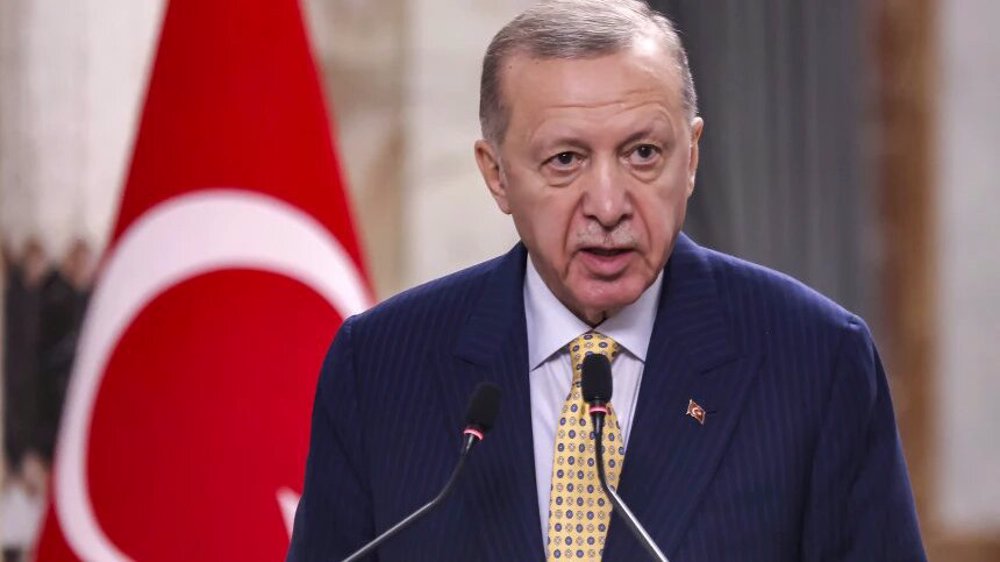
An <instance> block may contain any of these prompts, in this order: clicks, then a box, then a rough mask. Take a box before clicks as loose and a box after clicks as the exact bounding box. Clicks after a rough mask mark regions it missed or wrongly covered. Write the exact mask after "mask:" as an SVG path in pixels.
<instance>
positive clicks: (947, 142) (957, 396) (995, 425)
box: [934, 0, 1000, 537]
mask: <svg viewBox="0 0 1000 562" xmlns="http://www.w3.org/2000/svg"><path fill="white" fill-rule="evenodd" d="M939 9H940V16H939V22H940V23H939V25H940V28H939V37H940V44H941V52H940V55H939V57H940V58H939V61H940V62H939V68H940V71H939V72H940V77H939V78H940V90H939V98H938V106H939V112H938V120H937V130H938V133H939V135H938V142H937V151H938V155H939V156H938V169H939V173H938V178H937V205H936V207H935V209H936V211H937V216H936V222H937V229H938V232H939V233H940V236H939V239H938V244H937V248H936V252H935V253H936V255H937V256H938V264H937V267H936V268H935V271H936V272H937V283H936V285H937V287H938V290H939V293H938V297H937V302H938V306H939V310H938V313H937V318H938V319H939V321H940V325H939V326H938V334H939V335H940V339H939V342H938V345H939V350H940V352H939V364H938V365H937V369H936V372H937V373H938V376H937V380H936V382H935V388H934V396H935V397H936V400H935V401H934V404H935V406H936V407H935V419H936V420H937V421H938V426H937V428H936V431H935V436H936V439H935V446H934V450H935V456H934V459H935V465H934V469H935V470H934V474H935V476H936V478H935V480H936V482H935V490H936V493H937V496H938V497H937V499H936V500H937V501H936V502H935V503H936V504H937V505H938V506H940V508H939V509H940V511H941V513H939V514H937V516H938V517H939V518H940V520H941V523H942V525H943V526H944V527H945V528H946V529H948V530H949V531H950V532H953V533H975V534H980V535H983V536H993V537H997V536H1000V437H998V432H1000V408H998V407H997V404H998V403H1000V245H998V243H1000V174H998V172H997V157H998V154H1000V111H998V109H997V100H998V99H1000V41H998V39H997V34H996V22H997V21H1000V3H998V2H995V1H994V0H945V1H942V2H941V4H940V8H939Z"/></svg>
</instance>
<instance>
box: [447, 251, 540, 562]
mask: <svg viewBox="0 0 1000 562" xmlns="http://www.w3.org/2000/svg"><path fill="white" fill-rule="evenodd" d="M526 256H527V252H526V250H525V248H524V246H523V245H521V244H518V245H517V246H515V247H514V249H513V250H511V251H510V252H508V253H507V255H505V256H503V257H502V258H501V259H500V261H499V263H498V265H497V267H496V269H495V270H494V271H493V272H492V273H491V274H490V278H489V279H488V280H487V281H486V286H485V288H484V290H483V292H482V294H481V296H480V297H479V300H478V302H477V303H476V305H475V306H474V307H473V309H472V311H471V312H470V316H469V319H468V321H467V322H466V324H465V328H464V330H463V331H462V334H461V335H460V336H459V338H458V342H457V345H456V346H455V353H454V355H455V365H456V369H455V371H454V372H452V373H441V376H442V380H443V385H444V388H445V392H446V393H448V394H450V395H451V396H450V399H451V400H458V401H461V402H462V403H464V402H465V401H466V400H467V399H468V396H469V394H470V393H471V392H472V390H473V389H474V388H475V386H476V385H477V384H478V383H479V382H482V381H492V382H494V383H496V384H497V385H498V386H499V387H500V389H501V391H502V393H503V397H502V401H501V408H500V415H499V417H498V418H497V422H496V424H495V426H494V428H493V430H492V431H491V432H490V434H489V435H488V436H487V437H486V440H485V441H484V442H483V443H482V444H481V445H480V446H479V447H478V448H477V450H476V451H475V452H474V453H473V455H472V457H471V458H470V461H469V467H468V471H469V473H468V474H466V475H465V478H463V480H464V481H465V482H464V487H465V488H466V489H465V490H460V493H463V492H467V499H466V500H465V503H466V505H467V506H468V509H467V516H468V517H470V518H474V519H476V520H477V525H478V527H479V528H480V529H481V532H480V536H481V540H482V549H481V557H480V558H477V559H483V560H486V559H490V560H537V559H539V558H544V551H543V549H542V544H543V543H542V537H541V531H540V528H539V514H538V501H537V494H538V492H537V488H536V485H535V469H534V466H535V460H534V449H533V447H532V436H531V389H530V384H529V380H528V342H527V334H526V331H525V319H524V296H523V283H524V270H525V259H526ZM462 421H463V420H455V424H456V425H458V424H461V423H462Z"/></svg>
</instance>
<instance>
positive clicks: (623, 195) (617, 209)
mask: <svg viewBox="0 0 1000 562" xmlns="http://www.w3.org/2000/svg"><path fill="white" fill-rule="evenodd" d="M612 160H613V159H612ZM616 164H617V162H613V161H611V162H608V161H594V165H592V166H591V167H590V169H589V172H590V173H589V174H588V175H587V177H586V178H584V180H585V185H584V186H583V197H582V201H581V210H582V212H583V214H584V216H585V217H587V218H588V219H591V220H594V221H597V222H598V223H599V224H600V225H601V226H602V227H604V228H605V229H608V230H610V229H613V228H615V227H616V226H618V225H619V224H620V223H621V222H622V221H624V220H626V219H628V218H629V217H630V216H631V215H632V202H631V198H630V196H629V192H628V189H627V185H628V183H627V181H628V180H627V178H624V177H622V175H621V173H620V172H621V171H620V170H619V166H617V165H616Z"/></svg>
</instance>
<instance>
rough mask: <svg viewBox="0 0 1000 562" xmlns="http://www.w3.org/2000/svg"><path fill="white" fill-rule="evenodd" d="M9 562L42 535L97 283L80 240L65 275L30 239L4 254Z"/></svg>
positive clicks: (2, 510) (4, 492) (1, 527)
mask: <svg viewBox="0 0 1000 562" xmlns="http://www.w3.org/2000/svg"><path fill="white" fill-rule="evenodd" d="M3 261H4V266H5V268H4V273H5V279H4V302H3V312H4V327H3V337H4V342H3V350H4V364H3V401H4V402H3V428H4V429H3V432H4V433H3V436H4V481H3V484H2V489H0V517H2V519H0V540H2V545H3V560H4V561H5V562H6V561H19V560H30V559H31V558H32V556H31V552H32V550H33V548H34V543H35V540H36V537H37V534H38V530H39V525H40V523H41V517H42V514H43V510H44V505H45V500H46V498H47V495H48V481H49V474H50V472H51V469H52V460H53V452H54V450H55V445H56V436H57V435H58V431H59V420H60V419H61V417H62V409H63V402H64V401H65V396H66V388H67V386H68V385H69V376H70V373H71V372H72V368H73V361H74V359H75V357H76V344H77V339H78V337H79V333H80V327H81V324H82V321H83V315H84V311H85V309H86V307H87V302H88V300H89V298H90V291H91V286H92V283H93V273H94V259H93V252H92V251H91V249H90V246H89V245H88V244H87V243H86V242H85V241H83V240H76V241H74V242H73V244H72V245H71V246H70V249H69V251H68V252H67V254H66V256H65V258H64V259H63V260H62V262H61V263H60V264H59V266H58V267H56V268H53V267H52V266H51V264H50V263H49V261H48V259H47V257H46V254H45V249H44V248H43V246H42V244H41V243H40V242H39V241H38V240H37V239H36V238H31V239H29V240H28V241H27V242H26V243H25V245H24V249H23V251H22V252H21V254H20V256H16V255H15V252H14V251H13V250H12V249H11V248H9V247H8V246H4V248H3Z"/></svg>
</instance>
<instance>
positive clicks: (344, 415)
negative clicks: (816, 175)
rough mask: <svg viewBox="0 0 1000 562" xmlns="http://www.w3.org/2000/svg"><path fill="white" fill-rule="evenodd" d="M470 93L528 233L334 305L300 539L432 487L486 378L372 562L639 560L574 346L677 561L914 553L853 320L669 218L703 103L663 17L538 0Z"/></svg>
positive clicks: (367, 533)
mask: <svg viewBox="0 0 1000 562" xmlns="http://www.w3.org/2000/svg"><path fill="white" fill-rule="evenodd" d="M480 118H481V122H482V127H483V136H484V139H483V140H480V141H478V142H477V143H476V147H475V149H476V150H475V153H476V159H477V162H478V164H479V167H480V170H481V171H482V174H483V177H484V179H485V181H486V184H487V187H488V188H489V191H490V193H491V194H492V196H493V198H494V199H495V200H496V202H497V205H498V207H499V208H500V210H501V211H503V212H504V213H507V214H510V215H511V216H512V217H513V220H514V224H515V226H516V228H517V231H518V234H519V235H520V237H521V243H519V244H518V245H517V246H516V247H515V248H514V249H513V250H511V251H510V252H509V253H507V254H506V255H504V256H501V257H499V258H496V259H494V260H492V261H489V262H486V263H484V264H481V265H478V266H475V267H473V268H470V269H468V270H465V271H462V272H459V273H456V274H453V275H450V276H448V277H445V278H442V279H439V280H437V281H434V282H432V283H429V284H427V285H424V286H421V287H418V288H416V289H412V290H410V291H407V292H404V293H402V294H401V295H399V296H397V297H394V298H392V299H390V300H388V301H387V302H385V303H383V304H381V305H379V306H377V307H375V308H374V309H372V310H370V311H368V312H366V313H364V314H362V315H359V316H356V317H353V318H351V319H349V320H347V321H346V322H345V323H344V325H343V327H342V328H341V330H340V332H339V334H338V335H337V337H336V339H335V341H334V343H333V346H332V348H331V350H330V352H329V354H328V356H327V359H326V361H325V363H324V366H323V370H322V373H321V376H320V381H319V383H318V388H317V395H316V402H315V406H314V412H313V434H312V444H311V450H310V453H309V459H308V467H307V470H306V483H305V491H304V495H303V497H302V500H301V503H300V505H299V509H298V513H297V515H296V522H295V530H294V536H293V539H292V545H291V549H290V551H289V557H288V558H289V560H313V559H316V560H319V559H337V558H342V557H344V556H346V555H347V554H349V553H350V552H352V551H353V550H355V549H357V548H358V547H359V546H361V545H362V544H363V543H365V542H366V541H368V540H370V539H371V538H372V537H374V536H376V535H377V534H379V533H380V532H382V531H384V530H385V529H387V528H388V527H389V526H391V525H392V524H394V523H395V522H396V521H398V520H399V519H401V518H402V517H404V516H405V515H407V514H408V513H409V512H411V511H413V510H414V509H416V508H417V507H418V506H419V505H421V504H422V503H424V502H426V501H427V500H428V499H430V498H431V497H433V496H434V494H435V493H436V492H437V491H438V490H439V489H440V487H441V486H442V484H443V483H444V481H445V480H446V478H447V476H448V474H449V472H450V471H451V469H452V466H453V463H454V462H455V460H456V453H457V450H456V449H457V443H458V440H457V432H458V430H459V429H460V428H461V423H462V419H461V416H462V412H463V409H464V404H465V402H466V397H467V396H468V395H469V393H470V392H471V390H472V388H473V387H474V386H475V385H476V384H477V383H479V382H480V381H484V380H488V381H493V382H495V383H496V384H498V385H499V386H500V387H501V388H502V389H503V392H504V400H503V402H504V403H503V407H502V410H501V413H500V417H499V419H498V421H497V423H496V427H495V429H494V430H493V431H492V433H491V434H490V435H489V436H488V437H487V439H486V442H485V443H484V444H483V445H481V446H480V447H479V448H478V449H477V450H476V451H475V453H474V454H473V455H472V456H471V458H470V460H469V463H468V466H467V470H466V472H465V473H464V474H463V475H462V477H461V479H460V481H459V482H458V484H457V487H456V489H455V491H454V492H453V495H452V496H451V497H450V498H449V499H448V500H447V502H446V503H445V504H444V505H442V506H441V507H440V509H438V510H437V511H435V512H433V513H431V514H430V515H429V516H428V517H427V518H426V519H423V520H421V521H420V522H418V523H416V524H415V525H414V526H413V527H412V528H410V529H408V530H407V531H405V532H403V533H402V534H400V535H399V536H397V537H396V538H395V539H394V540H393V541H392V542H390V543H387V544H386V545H384V546H383V547H382V548H381V549H380V550H379V551H378V559H379V560H497V561H500V560H504V561H509V560H539V559H548V560H561V559H566V558H571V559H584V560H598V559H604V560H640V559H643V558H644V557H645V553H644V550H643V549H642V547H641V546H640V544H639V543H638V542H637V541H636V539H635V538H634V537H633V536H632V535H631V534H630V533H629V529H628V528H627V527H626V526H625V525H623V524H622V522H621V520H619V519H617V516H613V515H612V514H611V510H610V506H609V505H608V503H607V502H606V501H605V498H604V497H603V494H601V492H600V488H599V487H598V486H597V485H596V484H597V482H596V479H595V477H594V470H593V452H594V451H593V446H592V445H588V444H589V443H590V441H589V438H590V435H589V429H588V425H587V424H589V420H588V417H587V415H586V414H585V410H586V408H585V405H584V404H583V403H582V400H581V398H580V392H579V386H578V385H579V375H578V372H579V371H578V369H579V361H580V359H581V357H582V356H583V355H585V354H586V353H589V352H597V353H602V354H605V355H606V356H607V357H608V358H609V359H610V360H611V365H612V372H613V377H614V387H615V391H614V397H613V398H612V401H611V410H612V413H610V414H609V423H608V424H607V425H608V428H607V429H606V431H605V434H604V435H605V438H604V442H605V444H607V445H608V446H607V448H606V454H605V461H606V463H607V467H606V470H607V473H608V477H609V479H610V480H611V481H612V485H613V486H616V488H617V490H618V492H619V493H620V494H621V496H622V497H623V498H624V500H625V502H626V503H627V504H628V505H629V506H630V507H631V508H632V510H633V511H634V513H635V514H636V516H638V518H639V520H640V521H642V522H643V524H644V526H645V527H646V529H647V530H648V531H649V533H650V535H651V536H652V538H653V539H654V540H655V542H656V543H657V544H658V545H659V546H660V548H661V549H662V550H663V551H664V552H665V553H666V555H667V556H668V557H669V558H670V559H671V560H673V561H674V562H676V561H688V560H738V561H757V560H759V561H767V562H775V561H793V560H810V561H811V560H815V561H826V560H831V561H833V560H837V561H841V560H843V561H848V560H850V561H904V560H906V561H909V560H924V558H925V557H924V553H923V549H922V546H921V540H920V535H919V531H918V528H917V522H916V515H915V512H914V506H913V500H912V495H911V492H910V487H909V482H908V478H907V473H906V468H905V464H904V461H903V456H902V453H901V450H900V444H899V440H898V436H897V432H896V428H895V423H894V420H893V413H892V406H891V403H890V398H889V391H888V387H887V384H886V378H885V374H884V372H883V371H882V367H881V364H880V361H879V358H878V355H877V353H876V351H875V347H874V345H873V343H872V340H871V336H870V334H869V332H868V329H867V327H866V326H865V324H864V323H863V322H862V321H861V320H860V319H859V318H858V317H856V316H854V315H852V314H850V313H849V312H847V311H845V310H843V309H842V308H840V307H838V306H837V305H836V304H834V303H832V302H830V301H829V300H827V299H825V298H824V297H822V296H820V295H818V294H817V293H815V292H813V291H811V290H810V289H808V288H806V287H804V286H803V285H801V284H800V283H798V282H796V281H794V280H792V279H789V278H787V277H785V276H782V275H780V274H777V273H775V272H772V271H769V270H767V269H764V268H761V267H758V266H754V265H751V264H748V263H746V262H742V261H740V260H738V259H735V258H732V257H729V256H725V255H722V254H719V253H716V252H712V251H710V250H707V249H704V248H701V247H699V246H698V245H696V244H695V243H694V242H693V241H691V240H690V239H689V238H687V237H685V236H684V235H683V234H681V232H680V231H681V226H682V224H683V221H684V215H685V208H686V204H687V199H688V197H689V196H690V195H691V193H692V191H693V189H694V184H695V172H696V170H697V166H698V140H699V138H700V135H701V132H702V128H703V122H702V119H701V118H700V117H698V116H697V107H696V97H695V90H694V85H693V82H692V79H691V74H690V71H689V70H688V65H687V60H686V55H685V53H684V50H683V47H682V46H681V43H680V40H679V38H678V36H677V33H676V32H675V30H674V29H673V27H672V25H671V24H670V22H669V21H667V20H666V19H665V18H663V17H662V16H660V15H658V14H656V13H655V12H653V11H651V10H649V9H648V8H647V7H646V6H645V5H644V4H642V3H641V2H637V1H631V0H629V1H622V2H603V1H600V0H579V1H549V2H542V3H540V4H538V5H536V6H535V7H533V8H531V9H529V10H528V11H527V12H525V13H524V14H522V15H521V16H519V17H518V18H517V19H515V20H514V21H513V22H511V23H510V24H508V25H507V26H506V27H505V28H504V29H503V30H501V31H500V32H499V33H498V34H497V36H496V37H495V38H494V39H493V42H492V43H491V45H490V47H489V49H488V51H487V54H486V57H485V59H484V64H483V77H482V90H481V105H480Z"/></svg>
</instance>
